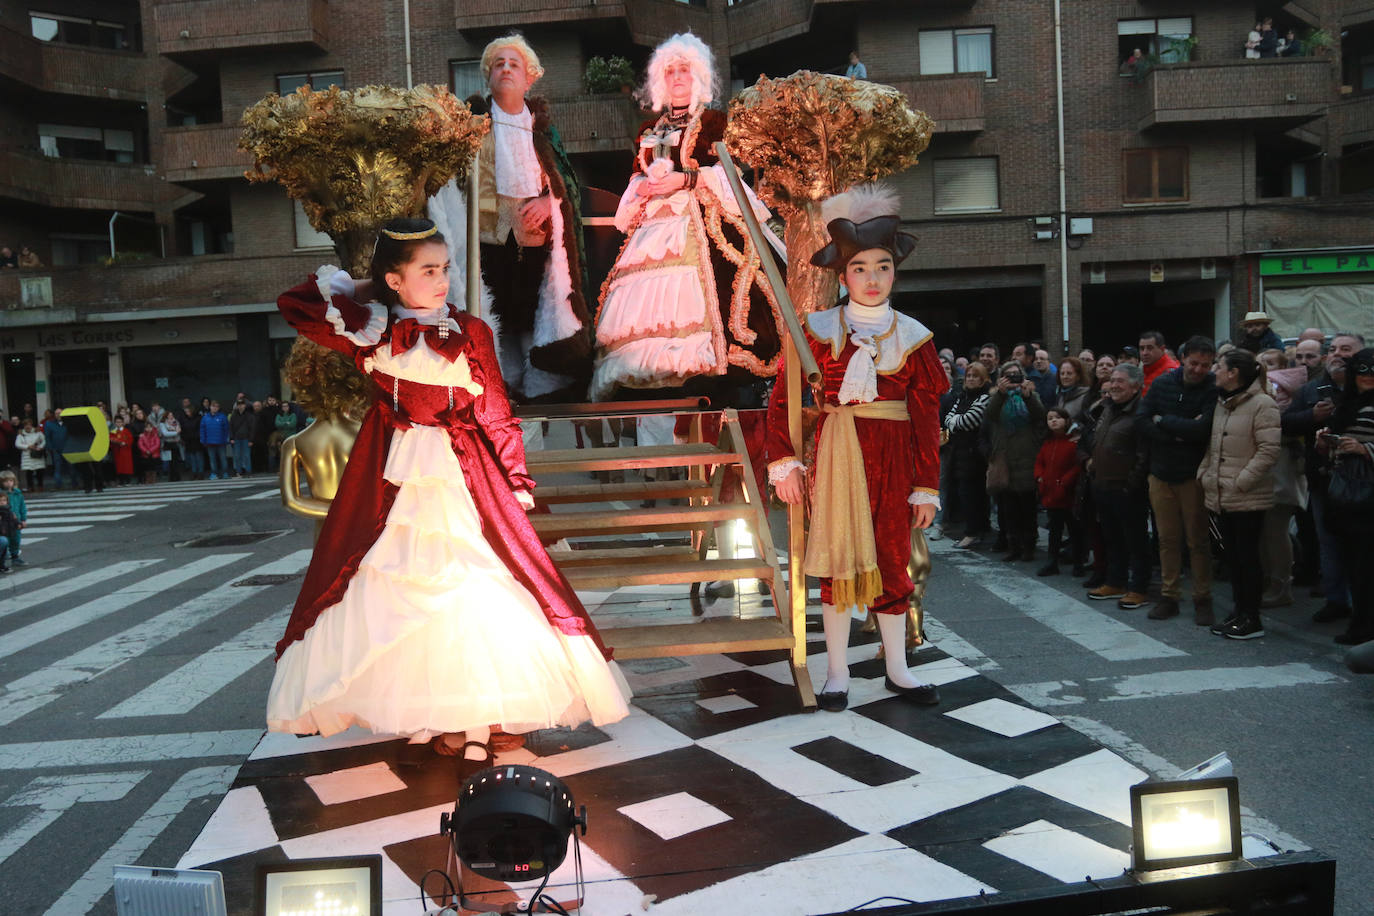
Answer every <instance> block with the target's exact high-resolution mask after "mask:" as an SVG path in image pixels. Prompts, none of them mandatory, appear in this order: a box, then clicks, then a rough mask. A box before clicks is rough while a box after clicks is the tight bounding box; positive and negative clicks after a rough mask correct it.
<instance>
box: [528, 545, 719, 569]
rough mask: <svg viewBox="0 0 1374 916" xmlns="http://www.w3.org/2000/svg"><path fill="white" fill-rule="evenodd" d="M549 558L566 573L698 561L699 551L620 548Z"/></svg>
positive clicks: (567, 552)
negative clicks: (581, 568) (579, 568)
mask: <svg viewBox="0 0 1374 916" xmlns="http://www.w3.org/2000/svg"><path fill="white" fill-rule="evenodd" d="M549 556H551V557H553V561H554V563H556V564H557V565H558V568H559V569H562V570H565V571H566V570H568V569H571V568H573V567H575V566H605V565H606V564H609V563H630V562H634V561H637V560H638V561H646V562H649V563H655V562H658V561H660V560H677V559H683V558H688V559H692V560H696V558H697V550H696V548H695V547H620V548H615V549H609V550H599V549H593V550H559V551H556V552H551V553H550V554H549Z"/></svg>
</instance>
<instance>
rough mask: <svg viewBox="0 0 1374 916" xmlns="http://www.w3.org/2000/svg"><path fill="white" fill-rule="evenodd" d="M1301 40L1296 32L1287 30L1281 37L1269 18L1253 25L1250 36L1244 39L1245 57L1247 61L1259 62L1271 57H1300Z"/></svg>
mask: <svg viewBox="0 0 1374 916" xmlns="http://www.w3.org/2000/svg"><path fill="white" fill-rule="evenodd" d="M1302 54H1303V43H1302V39H1300V38H1298V35H1297V32H1296V31H1294V30H1293V29H1287V30H1285V31H1284V33H1283V34H1282V35H1280V34H1279V32H1278V30H1277V29H1275V28H1274V20H1273V19H1272V18H1270V17H1266V18H1264V19H1261V20H1259V21H1257V22H1256V23H1255V27H1254V28H1253V29H1251V30H1250V34H1249V35H1247V36H1246V37H1245V57H1246V59H1248V60H1261V59H1267V58H1271V57H1301V56H1302Z"/></svg>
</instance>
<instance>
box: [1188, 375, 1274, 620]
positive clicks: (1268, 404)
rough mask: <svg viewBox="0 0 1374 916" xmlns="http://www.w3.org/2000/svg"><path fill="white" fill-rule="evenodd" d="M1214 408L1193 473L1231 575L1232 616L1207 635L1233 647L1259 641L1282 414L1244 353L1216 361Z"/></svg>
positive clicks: (1266, 386) (1266, 385)
mask: <svg viewBox="0 0 1374 916" xmlns="http://www.w3.org/2000/svg"><path fill="white" fill-rule="evenodd" d="M1216 375H1217V396H1218V401H1217V406H1216V408H1215V412H1214V413H1213V415H1212V439H1211V442H1209V443H1208V445H1207V453H1206V454H1205V455H1204V456H1203V458H1202V464H1201V465H1200V466H1199V467H1198V471H1197V476H1198V479H1199V480H1200V481H1201V482H1202V494H1203V498H1204V500H1205V501H1206V503H1207V508H1208V510H1210V511H1211V512H1212V513H1213V514H1214V515H1215V516H1216V519H1217V527H1218V528H1220V529H1221V539H1222V543H1223V544H1224V545H1225V547H1226V555H1227V559H1228V561H1229V564H1228V565H1229V566H1230V567H1231V593H1232V597H1233V601H1234V604H1235V613H1233V614H1232V615H1231V616H1230V617H1228V618H1227V619H1226V620H1224V621H1222V622H1221V623H1219V624H1217V625H1216V626H1214V627H1212V632H1213V633H1216V634H1217V635H1219V636H1225V637H1228V638H1230V639H1255V638H1257V637H1260V636H1263V635H1264V628H1263V627H1262V626H1261V625H1260V618H1259V609H1260V592H1261V589H1262V583H1263V575H1264V574H1263V572H1262V571H1261V570H1260V535H1261V533H1262V531H1263V529H1264V514H1265V512H1266V511H1268V510H1269V509H1270V508H1271V507H1272V506H1273V505H1274V463H1275V462H1276V461H1277V460H1278V457H1279V438H1280V436H1279V409H1278V406H1277V405H1276V404H1275V403H1274V399H1273V398H1272V397H1270V396H1269V394H1268V393H1267V392H1268V388H1269V386H1268V383H1267V381H1266V379H1265V377H1264V367H1263V366H1261V365H1260V364H1259V363H1258V362H1256V361H1255V357H1254V355H1253V354H1251V353H1250V352H1249V351H1248V350H1229V351H1227V352H1226V353H1225V354H1224V355H1223V356H1221V357H1220V359H1218V361H1217V370H1216Z"/></svg>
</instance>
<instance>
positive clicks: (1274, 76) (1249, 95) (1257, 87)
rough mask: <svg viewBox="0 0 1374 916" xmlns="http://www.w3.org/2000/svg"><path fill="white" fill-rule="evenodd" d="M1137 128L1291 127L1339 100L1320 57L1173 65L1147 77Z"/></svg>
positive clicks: (1325, 63) (1327, 64)
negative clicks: (1244, 124)
mask: <svg viewBox="0 0 1374 916" xmlns="http://www.w3.org/2000/svg"><path fill="white" fill-rule="evenodd" d="M1138 88H1139V90H1140V91H1141V96H1142V98H1141V102H1140V105H1141V109H1140V118H1139V122H1138V125H1137V126H1138V127H1139V129H1140V130H1148V129H1150V128H1151V127H1156V126H1159V125H1163V124H1204V123H1215V122H1219V121H1220V122H1258V121H1267V122H1271V123H1273V124H1274V125H1275V126H1288V127H1293V126H1296V125H1298V124H1302V123H1304V122H1306V121H1310V120H1312V119H1313V118H1316V117H1319V116H1320V115H1321V114H1322V113H1323V112H1324V111H1325V110H1326V106H1327V105H1329V104H1330V103H1331V102H1334V101H1335V98H1336V96H1335V91H1334V89H1333V82H1332V73H1331V62H1330V61H1328V60H1326V59H1325V58H1321V57H1299V58H1292V57H1290V58H1274V59H1272V60H1234V61H1224V62H1206V63H1187V64H1172V65H1169V66H1164V67H1157V68H1155V69H1154V70H1151V71H1150V72H1149V74H1147V75H1146V77H1145V80H1144V83H1143V84H1142V85H1141V86H1140V87H1138Z"/></svg>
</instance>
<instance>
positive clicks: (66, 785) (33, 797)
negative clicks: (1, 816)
mask: <svg viewBox="0 0 1374 916" xmlns="http://www.w3.org/2000/svg"><path fill="white" fill-rule="evenodd" d="M148 773H149V771H148V770H132V771H126V772H117V773H63V774H62V775H61V776H39V777H38V778H36V779H34V780H33V781H32V782H30V783H29V784H28V785H26V786H25V787H24V788H22V789H20V790H19V791H18V792H16V793H14V794H13V795H11V796H10V797H9V798H7V799H5V800H4V801H3V802H0V806H2V807H6V808H33V809H34V810H33V811H30V812H29V813H28V814H27V815H25V816H24V818H23V819H22V820H21V821H19V823H17V824H15V825H14V826H13V827H11V828H10V829H9V830H7V831H5V833H3V834H0V864H3V863H4V861H5V860H6V859H8V858H9V857H10V856H12V855H14V854H15V853H16V852H18V851H19V850H20V849H22V848H23V847H24V844H25V843H27V842H28V841H29V840H31V839H33V838H34V837H36V836H38V834H40V833H42V832H43V831H44V830H46V829H47V828H48V827H50V826H51V825H52V823H53V822H54V821H56V820H57V819H58V818H59V817H61V816H62V815H63V814H65V813H66V811H67V809H68V808H70V807H71V806H72V805H75V804H78V803H80V802H113V801H119V800H120V799H121V798H123V797H124V796H126V795H128V794H129V790H130V789H132V788H133V787H134V786H136V785H138V784H139V783H140V782H141V781H142V780H143V777H145V776H147V775H148Z"/></svg>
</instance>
